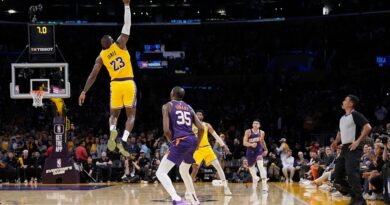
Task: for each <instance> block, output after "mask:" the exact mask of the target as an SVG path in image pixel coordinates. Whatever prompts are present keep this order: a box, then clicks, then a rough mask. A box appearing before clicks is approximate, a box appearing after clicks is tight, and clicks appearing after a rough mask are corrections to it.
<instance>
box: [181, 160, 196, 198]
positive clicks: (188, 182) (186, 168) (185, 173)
mask: <svg viewBox="0 0 390 205" xmlns="http://www.w3.org/2000/svg"><path fill="white" fill-rule="evenodd" d="M190 168H191V164H188V163H185V162H182V163H181V165H180V167H179V172H180V176H181V178H182V179H183V182H184V185H185V186H186V193H187V194H189V195H190V197H191V198H190V199H191V201H192V202H193V203H195V204H200V202H199V199H198V197H197V196H196V193H195V187H194V183H193V182H192V178H191V175H190Z"/></svg>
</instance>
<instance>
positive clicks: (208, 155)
mask: <svg viewBox="0 0 390 205" xmlns="http://www.w3.org/2000/svg"><path fill="white" fill-rule="evenodd" d="M216 159H217V156H216V155H215V153H214V151H213V149H211V146H210V145H208V146H206V147H200V148H199V149H198V150H196V151H195V153H194V160H195V163H196V164H197V165H200V164H202V161H203V160H204V161H205V163H206V166H210V164H211V162H212V161H214V160H216Z"/></svg>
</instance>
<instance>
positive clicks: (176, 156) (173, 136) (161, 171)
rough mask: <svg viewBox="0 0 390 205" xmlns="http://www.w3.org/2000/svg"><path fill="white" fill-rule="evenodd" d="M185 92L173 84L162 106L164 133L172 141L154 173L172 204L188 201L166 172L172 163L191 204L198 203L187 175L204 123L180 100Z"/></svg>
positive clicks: (200, 138)
mask: <svg viewBox="0 0 390 205" xmlns="http://www.w3.org/2000/svg"><path fill="white" fill-rule="evenodd" d="M184 94H185V91H184V89H183V88H181V87H174V88H173V89H172V91H171V101H170V102H168V103H166V104H165V105H164V106H163V108H162V114H163V128H164V135H165V137H166V138H167V139H168V141H170V142H171V146H170V147H169V151H168V154H166V155H165V156H164V158H163V159H162V160H161V163H160V166H159V167H158V170H157V172H156V175H157V178H158V180H159V181H160V183H161V184H162V185H163V186H164V188H165V190H167V192H168V193H169V195H171V197H172V201H173V204H180V205H183V204H190V203H189V202H187V201H186V200H185V199H182V198H181V197H180V196H179V195H177V193H176V190H175V188H174V187H173V185H172V181H171V179H170V178H169V177H168V172H169V171H170V170H171V169H172V168H173V166H175V165H177V166H179V171H180V175H181V178H182V179H183V181H184V184H185V186H186V189H187V191H186V192H187V193H189V196H190V197H189V200H191V203H192V204H200V203H199V200H198V198H197V196H196V194H195V188H194V184H193V183H192V179H191V175H190V167H191V165H192V163H194V162H195V160H194V158H193V155H194V152H195V150H196V149H197V148H198V144H199V143H198V142H200V141H201V140H202V136H203V132H204V129H203V126H202V123H201V122H200V120H199V119H198V117H197V116H196V115H195V112H194V110H193V109H192V108H191V106H189V105H188V104H187V103H185V102H183V101H182V99H183V97H184ZM192 124H195V125H196V126H197V127H198V140H197V138H196V137H195V135H194V133H193V131H192Z"/></svg>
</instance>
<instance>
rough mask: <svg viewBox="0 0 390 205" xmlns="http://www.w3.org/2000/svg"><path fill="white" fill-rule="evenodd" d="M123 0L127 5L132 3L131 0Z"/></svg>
mask: <svg viewBox="0 0 390 205" xmlns="http://www.w3.org/2000/svg"><path fill="white" fill-rule="evenodd" d="M122 1H123V3H124V4H125V5H129V4H130V0H122Z"/></svg>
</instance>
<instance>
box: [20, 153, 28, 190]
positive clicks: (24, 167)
mask: <svg viewBox="0 0 390 205" xmlns="http://www.w3.org/2000/svg"><path fill="white" fill-rule="evenodd" d="M30 160H31V158H30V156H29V153H28V150H23V155H22V156H21V157H19V159H18V167H19V176H20V177H21V180H22V181H23V182H24V183H25V184H27V183H28V177H29V176H30V168H29V167H28V165H29V164H31V162H30Z"/></svg>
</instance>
